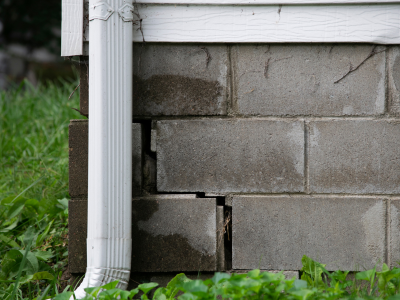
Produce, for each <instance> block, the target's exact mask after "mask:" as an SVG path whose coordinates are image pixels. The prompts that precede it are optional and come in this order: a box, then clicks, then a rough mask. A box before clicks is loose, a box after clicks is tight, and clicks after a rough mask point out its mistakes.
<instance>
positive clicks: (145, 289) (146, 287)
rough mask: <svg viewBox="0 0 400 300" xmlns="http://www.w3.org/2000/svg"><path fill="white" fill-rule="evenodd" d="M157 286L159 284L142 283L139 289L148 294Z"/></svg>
mask: <svg viewBox="0 0 400 300" xmlns="http://www.w3.org/2000/svg"><path fill="white" fill-rule="evenodd" d="M156 286H158V283H155V282H149V283H142V284H139V286H138V289H139V290H141V291H142V292H143V293H144V294H147V293H148V292H150V291H151V290H152V289H154V288H155V287H156Z"/></svg>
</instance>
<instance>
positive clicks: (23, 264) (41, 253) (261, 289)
mask: <svg viewBox="0 0 400 300" xmlns="http://www.w3.org/2000/svg"><path fill="white" fill-rule="evenodd" d="M76 86H77V82H67V81H60V82H59V84H54V83H48V84H46V85H40V86H38V87H36V88H35V87H32V86H31V85H30V84H29V83H28V82H23V83H22V84H21V85H19V86H17V87H15V88H14V89H11V90H9V91H0V300H44V299H55V300H69V299H70V297H71V296H73V291H71V287H70V286H69V285H66V283H65V282H64V281H63V279H62V275H63V273H65V271H66V267H67V264H68V261H67V254H68V252H67V239H68V197H69V195H68V124H69V120H70V119H77V118H83V117H82V116H80V115H79V113H77V112H76V111H74V110H72V109H71V108H72V107H74V108H78V107H79V103H78V96H79V94H78V93H76V94H75V95H74V96H73V97H72V98H71V100H68V98H69V95H70V93H71V92H72V91H73V90H74V89H75V87H76ZM302 264H303V268H302V270H301V274H302V275H301V278H300V279H296V278H292V279H285V276H284V275H283V274H282V273H278V274H275V273H269V272H261V271H260V270H252V271H250V272H248V273H245V274H228V273H215V275H214V276H213V277H212V278H211V279H208V280H204V281H203V280H190V279H188V278H187V277H186V276H185V274H179V275H177V276H176V277H175V278H173V279H172V280H171V281H170V282H169V284H168V285H167V286H166V287H158V284H157V283H152V282H151V283H144V284H140V285H139V286H138V287H137V288H136V289H134V290H131V291H123V290H121V289H118V288H116V287H117V284H118V281H115V282H112V283H109V284H107V285H104V286H102V287H99V288H88V289H86V292H87V293H88V295H87V296H86V297H85V298H84V299H85V300H94V299H102V300H114V299H121V300H124V299H125V300H127V299H149V298H152V299H157V300H167V299H179V300H192V299H193V300H195V299H196V300H203V299H276V300H286V299H288V300H311V299H324V300H334V299H371V300H373V299H388V300H400V269H399V268H393V269H389V268H388V266H387V265H386V264H383V265H382V268H381V269H380V270H381V271H377V270H376V268H373V269H371V270H367V271H362V272H357V273H356V274H355V275H354V276H353V275H352V276H353V277H350V273H349V272H347V271H339V270H338V271H335V272H328V271H327V270H326V269H325V265H323V264H321V263H318V262H316V261H314V260H312V259H311V258H309V257H307V256H304V257H303V259H302Z"/></svg>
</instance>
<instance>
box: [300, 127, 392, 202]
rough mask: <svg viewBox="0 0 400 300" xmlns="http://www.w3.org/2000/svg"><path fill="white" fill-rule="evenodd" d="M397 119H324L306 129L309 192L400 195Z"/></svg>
mask: <svg viewBox="0 0 400 300" xmlns="http://www.w3.org/2000/svg"><path fill="white" fill-rule="evenodd" d="M399 143H400V123H399V121H398V120H328V121H317V122H311V123H310V128H309V158H308V160H309V174H310V175H309V177H310V191H311V192H315V193H354V194H368V193H374V194H394V193H395V194H397V193H399V192H400V160H399V159H398V158H399V156H400V147H399Z"/></svg>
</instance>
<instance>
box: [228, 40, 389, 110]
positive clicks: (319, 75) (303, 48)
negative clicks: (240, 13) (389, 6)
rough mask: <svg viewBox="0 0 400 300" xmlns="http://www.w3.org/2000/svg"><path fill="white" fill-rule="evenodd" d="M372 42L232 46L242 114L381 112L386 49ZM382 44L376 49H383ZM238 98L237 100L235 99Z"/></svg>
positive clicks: (238, 105) (235, 108) (236, 105)
mask: <svg viewBox="0 0 400 300" xmlns="http://www.w3.org/2000/svg"><path fill="white" fill-rule="evenodd" d="M374 47H375V46H373V45H354V44H353V45H338V44H335V45H293V44H287V45H239V46H235V47H233V51H232V59H233V61H234V69H235V85H234V90H235V91H236V96H235V98H236V101H234V104H233V108H234V110H236V111H237V113H239V114H243V115H263V116H267V115H268V116H274V115H275V116H281V115H314V116H343V115H357V116H359V115H377V114H383V113H384V109H385V89H386V88H385V52H380V53H378V54H375V55H373V56H372V57H370V58H369V59H368V60H366V61H365V62H364V63H363V64H362V66H360V68H359V69H357V70H356V71H354V72H352V73H351V74H349V75H347V76H346V77H345V78H343V79H342V80H340V81H339V82H338V83H335V82H336V81H337V80H339V79H340V78H342V77H343V76H344V75H345V74H346V73H347V72H348V71H349V69H350V68H352V67H353V68H356V67H357V66H358V65H360V64H361V63H362V62H363V60H364V59H366V58H367V57H368V56H369V54H370V53H371V50H372V49H373V48H374ZM384 49H385V48H384V47H378V48H376V49H375V51H376V52H378V51H382V50H384ZM235 103H236V104H235Z"/></svg>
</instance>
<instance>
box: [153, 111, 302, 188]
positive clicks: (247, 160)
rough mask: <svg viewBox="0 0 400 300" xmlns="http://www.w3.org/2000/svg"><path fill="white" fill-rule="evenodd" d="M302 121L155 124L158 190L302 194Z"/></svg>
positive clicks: (209, 121) (180, 121) (174, 121)
mask: <svg viewBox="0 0 400 300" xmlns="http://www.w3.org/2000/svg"><path fill="white" fill-rule="evenodd" d="M303 180H304V124H303V122H302V121H292V120H288V121H285V120H282V121H271V120H262V119H207V120H168V121H159V122H157V189H158V191H163V192H206V193H224V192H301V191H303V190H304V185H303Z"/></svg>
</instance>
